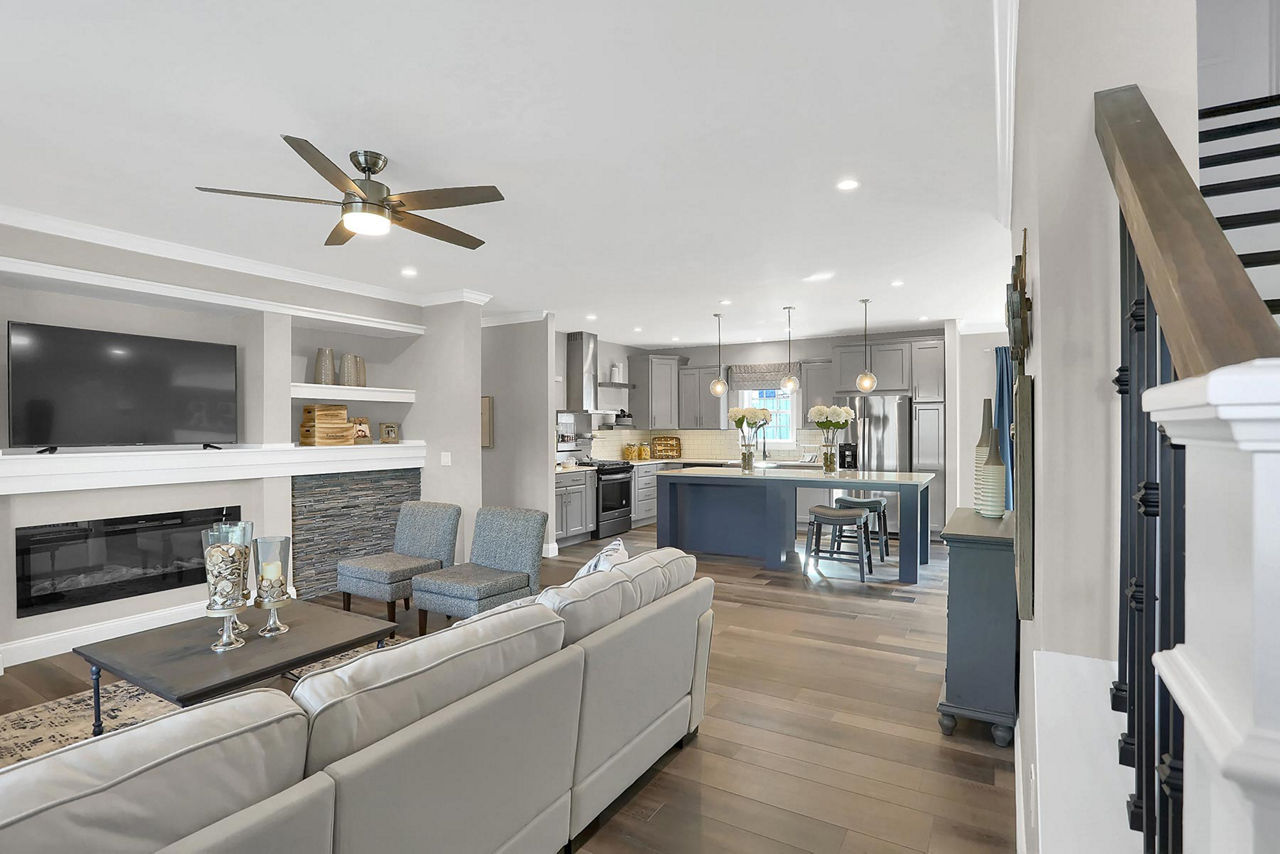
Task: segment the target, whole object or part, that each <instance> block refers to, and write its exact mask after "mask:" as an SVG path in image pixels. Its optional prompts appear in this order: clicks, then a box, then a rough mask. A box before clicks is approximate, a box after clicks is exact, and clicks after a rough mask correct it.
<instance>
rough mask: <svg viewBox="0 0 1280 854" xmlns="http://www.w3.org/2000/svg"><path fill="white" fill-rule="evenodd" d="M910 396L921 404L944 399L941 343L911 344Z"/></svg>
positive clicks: (944, 366) (945, 387)
mask: <svg viewBox="0 0 1280 854" xmlns="http://www.w3.org/2000/svg"><path fill="white" fill-rule="evenodd" d="M911 396H912V397H913V398H915V399H916V400H917V401H919V402H921V403H925V402H933V401H939V400H945V399H946V396H947V372H946V360H945V359H944V358H943V349H942V342H941V341H913V342H912V343H911Z"/></svg>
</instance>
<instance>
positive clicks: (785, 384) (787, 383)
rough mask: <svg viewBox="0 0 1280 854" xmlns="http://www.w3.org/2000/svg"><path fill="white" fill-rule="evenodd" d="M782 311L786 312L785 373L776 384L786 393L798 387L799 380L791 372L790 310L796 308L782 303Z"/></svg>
mask: <svg viewBox="0 0 1280 854" xmlns="http://www.w3.org/2000/svg"><path fill="white" fill-rule="evenodd" d="M782 309H783V311H785V312H786V313H787V375H786V376H785V377H783V378H782V383H781V384H780V385H779V386H778V387H779V388H781V389H782V390H783V391H785V392H787V393H788V394H792V393H794V392H795V391H796V389H798V388H800V380H798V379H796V375H795V374H793V373H791V312H793V311H795V310H796V307H795V306H794V305H784V306H783V307H782Z"/></svg>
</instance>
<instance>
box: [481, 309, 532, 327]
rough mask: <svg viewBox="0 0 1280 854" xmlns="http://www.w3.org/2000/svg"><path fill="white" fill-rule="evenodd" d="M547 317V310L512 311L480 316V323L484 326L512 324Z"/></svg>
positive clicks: (530, 321)
mask: <svg viewBox="0 0 1280 854" xmlns="http://www.w3.org/2000/svg"><path fill="white" fill-rule="evenodd" d="M546 318H547V312H546V311H511V312H505V313H503V314H491V315H488V316H487V317H482V318H480V325H481V326H482V327H489V326H510V325H511V324H513V323H536V322H537V321H539V320H546Z"/></svg>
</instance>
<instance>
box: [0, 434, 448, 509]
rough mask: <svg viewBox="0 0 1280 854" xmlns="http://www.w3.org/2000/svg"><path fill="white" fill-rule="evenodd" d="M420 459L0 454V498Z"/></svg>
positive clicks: (406, 446)
mask: <svg viewBox="0 0 1280 854" xmlns="http://www.w3.org/2000/svg"><path fill="white" fill-rule="evenodd" d="M426 457H427V446H426V443H425V442H423V441H421V440H412V439H407V440H405V441H402V442H400V443H399V444H395V445H383V444H381V443H377V444H373V445H337V446H333V447H319V448H303V447H299V446H297V445H231V446H228V447H227V448H226V449H224V450H221V451H215V450H208V451H202V450H198V449H194V448H154V449H137V450H133V449H131V450H119V451H77V450H74V449H67V450H63V451H59V452H58V453H56V454H34V453H31V452H14V451H6V452H4V454H3V455H0V495H27V494H32V493H38V492H63V491H65V490H71V489H114V488H117V487H122V486H150V485H153V484H162V483H204V482H208V481H221V480H258V479H261V478H265V477H291V476H294V475H307V474H331V473H334V472H347V471H382V470H386V469H403V468H419V467H421V466H422V465H423V464H424V463H425V462H426Z"/></svg>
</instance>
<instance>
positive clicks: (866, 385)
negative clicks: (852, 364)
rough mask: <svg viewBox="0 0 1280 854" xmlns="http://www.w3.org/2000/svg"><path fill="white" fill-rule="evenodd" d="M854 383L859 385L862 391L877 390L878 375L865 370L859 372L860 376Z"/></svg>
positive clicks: (859, 389)
mask: <svg viewBox="0 0 1280 854" xmlns="http://www.w3.org/2000/svg"><path fill="white" fill-rule="evenodd" d="M854 384H855V385H857V386H858V391H860V392H864V393H866V392H872V391H875V390H876V375H875V374H873V373H871V372H870V371H863V372H862V373H860V374H858V378H857V379H856V380H854Z"/></svg>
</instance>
